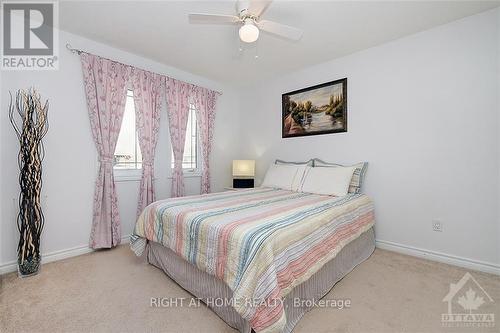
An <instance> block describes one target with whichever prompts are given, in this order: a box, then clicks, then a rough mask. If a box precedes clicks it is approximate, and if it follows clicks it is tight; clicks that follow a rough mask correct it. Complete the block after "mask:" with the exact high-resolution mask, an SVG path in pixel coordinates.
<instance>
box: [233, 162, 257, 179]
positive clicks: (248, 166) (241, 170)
mask: <svg viewBox="0 0 500 333" xmlns="http://www.w3.org/2000/svg"><path fill="white" fill-rule="evenodd" d="M233 176H234V177H253V176H255V161H254V160H233Z"/></svg>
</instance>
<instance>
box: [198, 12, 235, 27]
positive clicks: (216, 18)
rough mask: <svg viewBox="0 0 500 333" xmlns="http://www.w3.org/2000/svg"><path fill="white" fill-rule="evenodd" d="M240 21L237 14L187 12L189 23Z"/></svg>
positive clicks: (229, 22)
mask: <svg viewBox="0 0 500 333" xmlns="http://www.w3.org/2000/svg"><path fill="white" fill-rule="evenodd" d="M239 21H240V18H239V17H238V16H234V15H218V14H200V13H191V14H189V23H197V24H231V23H237V22H239Z"/></svg>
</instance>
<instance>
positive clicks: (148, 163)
mask: <svg viewBox="0 0 500 333" xmlns="http://www.w3.org/2000/svg"><path fill="white" fill-rule="evenodd" d="M142 165H143V166H147V167H153V166H154V163H153V161H142Z"/></svg>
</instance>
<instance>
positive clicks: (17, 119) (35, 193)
mask: <svg viewBox="0 0 500 333" xmlns="http://www.w3.org/2000/svg"><path fill="white" fill-rule="evenodd" d="M48 110H49V104H48V101H45V103H42V101H41V98H40V95H39V94H38V93H37V92H36V91H35V90H34V89H29V90H18V91H17V92H16V94H15V100H13V98H12V95H11V100H10V105H9V118H10V122H11V124H12V126H13V127H14V130H15V132H16V134H17V138H18V139H19V145H20V149H19V155H18V164H19V169H20V174H19V185H20V188H21V192H20V194H19V213H18V215H17V227H18V229H19V234H20V235H19V244H18V247H17V263H18V274H19V276H21V277H26V276H30V275H35V274H37V273H38V272H39V270H40V267H41V256H40V236H41V235H42V230H43V224H44V220H45V219H44V216H43V213H42V207H41V202H40V196H41V190H42V161H43V158H44V155H45V151H44V149H43V142H42V139H43V137H44V136H45V134H46V133H47V130H48V118H47V115H48Z"/></svg>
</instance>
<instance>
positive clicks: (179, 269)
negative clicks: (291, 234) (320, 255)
mask: <svg viewBox="0 0 500 333" xmlns="http://www.w3.org/2000/svg"><path fill="white" fill-rule="evenodd" d="M374 250H375V235H374V231H373V228H371V229H369V230H368V231H366V232H365V233H363V234H362V235H361V236H359V237H358V238H357V239H355V240H353V241H352V242H351V243H349V244H347V245H346V246H345V247H344V248H343V249H342V250H341V251H340V252H339V253H338V254H337V256H336V257H335V258H333V259H332V260H330V261H329V262H328V263H327V264H326V265H324V266H323V267H322V268H321V269H320V270H319V271H318V272H316V273H315V274H314V275H312V276H311V277H310V278H309V279H308V280H307V281H305V282H304V283H302V284H300V285H298V286H297V287H295V288H294V289H293V290H292V291H291V292H290V293H289V294H288V295H287V296H286V297H285V299H284V306H285V314H286V318H287V323H286V327H285V330H284V332H283V333H289V332H291V331H292V330H293V328H294V327H295V325H296V324H297V323H298V321H299V320H300V318H302V316H303V315H304V314H305V313H306V312H307V311H309V310H311V309H312V307H307V306H306V305H307V304H308V303H309V304H313V303H314V302H301V304H304V306H303V307H297V306H293V304H294V300H295V299H297V298H299V299H301V300H315V301H318V300H319V299H321V298H322V297H323V296H325V295H326V294H327V293H328V292H329V291H330V290H331V289H332V287H333V286H334V285H335V284H336V283H337V282H338V281H340V280H341V279H342V278H343V277H344V276H345V275H346V274H348V273H349V272H350V271H351V270H352V269H353V268H354V267H356V266H357V265H359V264H360V263H362V262H363V261H365V260H366V259H368V257H369V256H370V255H371V254H372V253H373V251H374ZM147 258H148V262H149V263H150V264H151V265H153V266H156V267H158V268H160V269H161V270H163V271H164V272H165V273H166V274H167V275H168V276H169V277H170V278H172V279H173V280H174V281H175V282H177V284H179V285H180V286H181V287H182V288H184V289H185V290H187V291H188V292H190V293H191V294H192V295H193V296H195V297H197V298H200V299H201V300H204V299H216V298H222V299H226V300H229V299H231V298H232V295H233V292H232V290H231V289H230V288H229V287H228V286H227V285H226V284H225V283H224V282H223V281H222V280H219V279H217V278H216V277H214V276H213V275H210V274H208V273H205V272H203V271H201V270H199V269H198V268H197V267H196V266H194V265H192V264H191V263H189V262H187V261H186V260H184V259H183V258H181V257H180V256H178V255H177V254H176V253H175V252H173V251H172V250H170V249H169V248H166V247H164V246H163V245H161V244H159V243H156V242H149V244H148V249H147ZM208 305H209V307H210V308H211V309H212V310H213V311H214V312H215V313H216V314H217V315H218V316H219V317H220V318H221V319H222V320H224V321H225V322H226V323H227V324H228V325H229V326H231V327H233V328H235V329H237V330H238V331H240V332H241V333H250V332H251V327H250V324H249V322H248V321H247V320H245V319H243V318H242V317H241V316H240V315H239V314H238V313H237V312H236V310H235V309H234V308H233V307H232V306H231V305H230V304H224V305H222V306H213V302H212V304H208Z"/></svg>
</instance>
